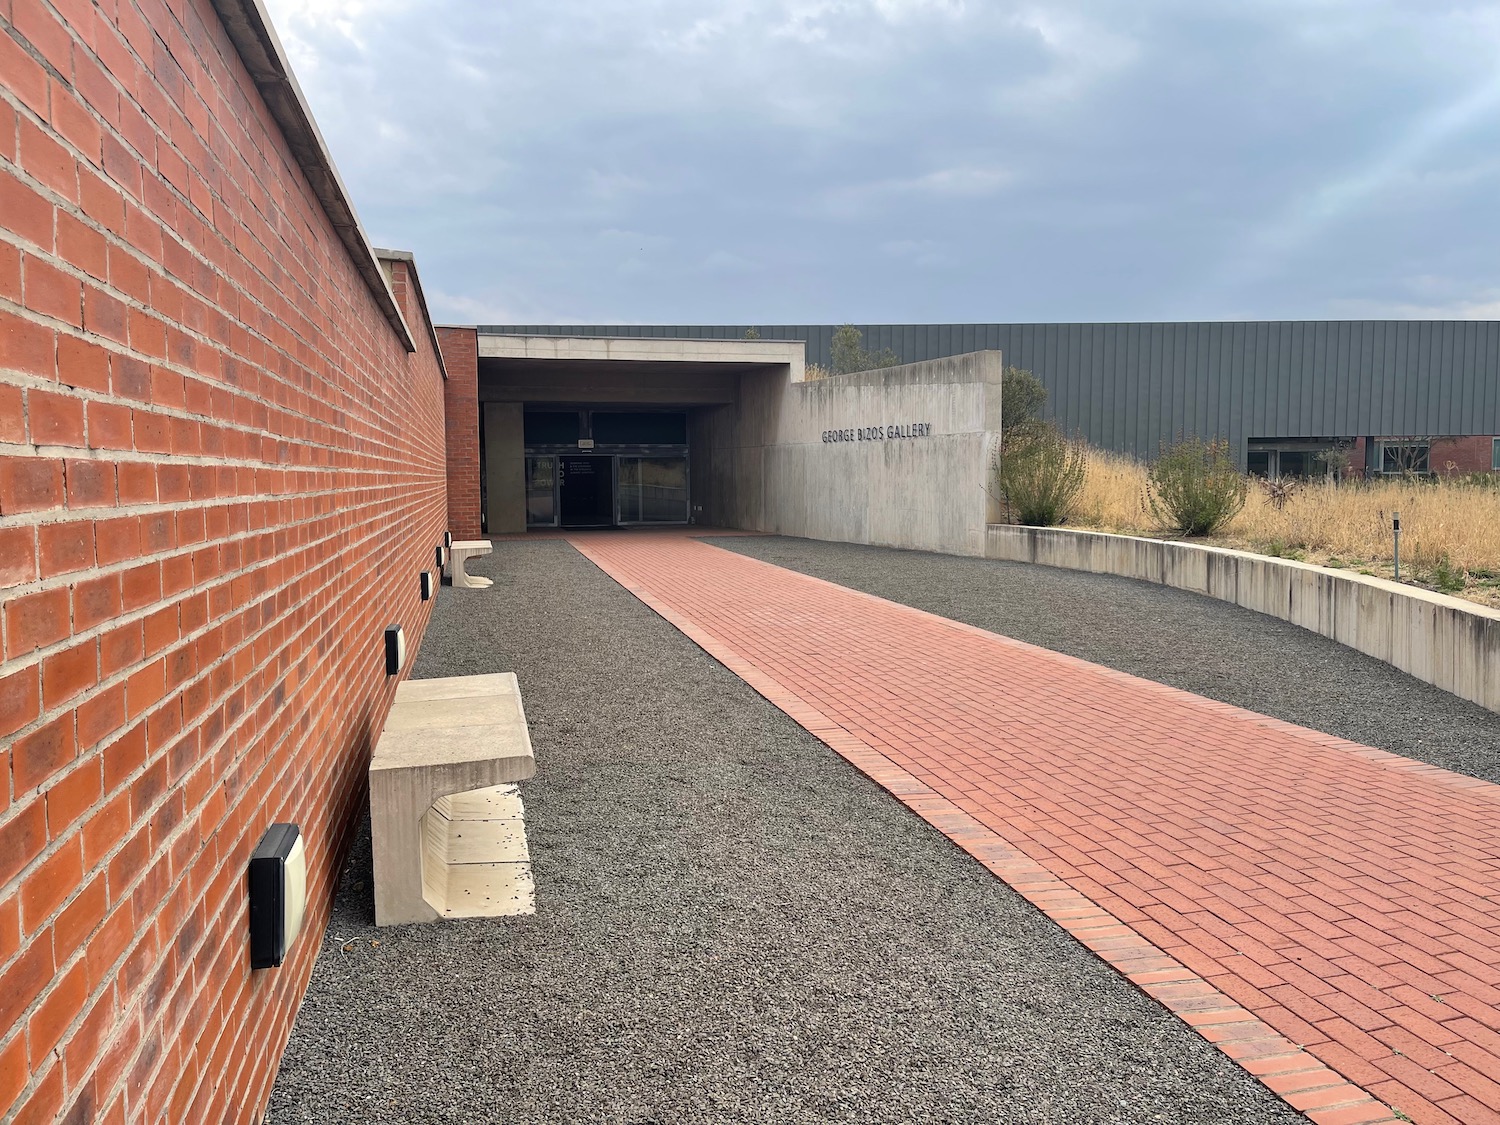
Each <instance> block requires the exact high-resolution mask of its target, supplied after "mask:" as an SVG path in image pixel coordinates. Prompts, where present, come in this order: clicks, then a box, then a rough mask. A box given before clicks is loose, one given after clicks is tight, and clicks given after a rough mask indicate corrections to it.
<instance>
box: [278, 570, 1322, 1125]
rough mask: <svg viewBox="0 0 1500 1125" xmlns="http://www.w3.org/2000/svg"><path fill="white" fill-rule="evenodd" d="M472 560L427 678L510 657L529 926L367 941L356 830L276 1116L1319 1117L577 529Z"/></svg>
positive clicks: (365, 880) (368, 908) (435, 639)
mask: <svg viewBox="0 0 1500 1125" xmlns="http://www.w3.org/2000/svg"><path fill="white" fill-rule="evenodd" d="M741 549H744V548H743V545H742V547H741ZM759 549H761V550H787V549H789V548H788V545H787V544H775V543H772V544H762V545H761V546H760V547H759ZM870 560H871V563H872V564H873V565H875V566H877V567H899V566H903V565H904V566H908V567H915V568H917V569H920V568H921V566H923V565H928V564H929V563H930V560H926V559H921V560H920V561H917V562H914V561H911V560H904V561H903V560H900V559H897V560H895V561H893V560H891V559H882V558H880V557H879V556H878V555H872V556H870ZM475 569H476V572H477V573H486V574H489V575H490V576H492V577H494V578H495V579H496V584H495V586H494V588H493V589H491V590H486V591H469V590H451V589H444V590H443V591H442V593H441V595H440V596H439V600H438V604H437V610H436V617H435V620H434V622H433V625H432V628H431V629H430V631H429V633H428V636H427V639H426V642H425V643H424V645H423V649H422V652H421V654H420V656H419V658H418V660H417V662H416V666H415V670H414V673H413V674H414V675H417V676H424V677H425V676H444V675H455V674H469V673H480V672H492V671H500V670H514V671H516V672H517V673H518V674H519V676H520V679H521V684H522V692H523V695H524V698H525V701H526V709H527V715H528V719H529V720H530V723H531V727H532V733H533V738H534V741H535V746H536V751H537V761H538V764H539V772H538V775H537V777H536V779H535V780H533V781H531V782H528V783H527V784H526V785H525V786H523V790H522V792H523V796H524V798H525V801H526V805H527V822H528V834H529V838H530V844H531V852H532V858H533V863H534V867H535V874H536V881H537V886H538V903H539V909H538V913H537V914H536V915H535V916H533V917H529V918H521V919H508V920H500V921H482V920H471V921H461V922H450V923H444V924H437V925H431V926H409V927H393V928H388V929H384V930H376V929H375V928H374V926H373V924H372V918H373V907H372V903H371V894H370V853H369V842H368V828H366V830H365V833H364V835H363V838H362V840H361V841H360V842H359V843H358V844H357V845H356V847H355V850H354V854H353V856H352V858H351V860H350V862H349V864H348V865H347V867H346V870H345V872H344V876H343V880H342V884H341V887H340V889H339V892H338V896H337V900H336V902H335V906H334V914H333V918H332V922H331V924H330V927H329V930H328V934H327V935H326V937H325V940H324V943H323V947H322V951H321V953H320V955H319V959H318V962H317V966H316V968H315V971H314V974H313V979H312V986H311V988H310V990H309V992H308V995H307V999H306V1002H305V1003H304V1005H303V1007H302V1011H301V1014H300V1015H299V1017H298V1020H297V1024H296V1028H295V1030H294V1032H293V1035H292V1040H291V1043H290V1045H289V1047H288V1049H287V1052H286V1056H285V1058H284V1060H283V1062H282V1065H281V1071H280V1074H279V1076H278V1079H277V1083H276V1088H275V1091H274V1093H273V1095H272V1100H271V1108H270V1111H269V1113H268V1115H267V1120H268V1121H270V1122H276V1123H292V1122H318V1123H319V1125H328V1123H335V1125H336V1123H345V1122H348V1123H354V1122H358V1123H360V1125H365V1123H375V1122H392V1123H395V1122H400V1123H411V1125H415V1123H425V1122H635V1123H641V1125H645V1123H657V1125H669V1123H670V1125H677V1123H688V1122H776V1123H789V1122H832V1121H839V1122H963V1123H977V1122H1027V1123H1033V1122H1034V1123H1042V1122H1058V1123H1062V1122H1067V1123H1069V1125H1080V1123H1094V1122H1099V1123H1103V1122H1117V1123H1131V1125H1136V1123H1144V1122H1169V1123H1173V1125H1178V1123H1194V1125H1210V1123H1216V1122H1222V1123H1226V1125H1227V1123H1231V1122H1233V1123H1237V1125H1245V1123H1262V1122H1264V1123H1271V1125H1274V1123H1281V1122H1286V1123H1291V1122H1298V1121H1303V1118H1302V1117H1301V1116H1300V1115H1298V1114H1296V1113H1294V1112H1293V1111H1291V1110H1290V1109H1288V1108H1287V1107H1286V1106H1285V1105H1283V1104H1282V1103H1281V1102H1280V1101H1278V1100H1277V1099H1276V1098H1274V1097H1272V1096H1271V1095H1270V1094H1269V1093H1268V1092H1267V1091H1266V1090H1265V1089H1264V1088H1263V1087H1261V1086H1260V1085H1259V1084H1258V1083H1257V1082H1255V1081H1254V1080H1253V1079H1251V1078H1250V1077H1249V1076H1248V1075H1246V1074H1245V1073H1244V1072H1242V1071H1241V1070H1240V1069H1239V1068H1238V1067H1237V1066H1235V1065H1234V1064H1233V1063H1231V1062H1230V1061H1229V1060H1228V1059H1226V1058H1225V1057H1224V1056H1222V1055H1221V1054H1219V1052H1218V1051H1216V1050H1215V1049H1214V1048H1212V1047H1211V1046H1209V1045H1208V1044H1207V1043H1206V1042H1205V1041H1204V1040H1202V1039H1201V1038H1200V1037H1199V1036H1197V1035H1196V1034H1195V1033H1193V1032H1192V1031H1190V1030H1188V1028H1187V1027H1186V1026H1185V1025H1183V1024H1181V1023H1179V1022H1178V1021H1177V1020H1175V1019H1174V1018H1172V1017H1171V1016H1169V1015H1168V1014H1167V1013H1166V1011H1165V1010H1164V1009H1162V1008H1160V1007H1159V1006H1157V1005H1156V1004H1155V1003H1154V1002H1152V1001H1150V1000H1148V999H1146V998H1145V997H1144V996H1142V995H1141V994H1140V993H1138V992H1137V991H1136V990H1135V989H1134V988H1133V987H1131V986H1130V985H1129V984H1128V983H1126V982H1125V981H1124V980H1123V979H1122V978H1120V977H1118V976H1116V975H1115V974H1114V973H1113V972H1112V971H1111V970H1109V969H1108V968H1107V967H1106V966H1104V965H1103V964H1102V963H1101V962H1099V961H1098V960H1096V959H1095V958H1094V957H1093V956H1092V955H1090V954H1089V953H1088V952H1087V951H1085V950H1084V949H1083V948H1082V947H1080V946H1079V945H1077V944H1076V943H1075V942H1074V941H1073V940H1072V939H1070V938H1068V937H1067V936H1066V935H1064V934H1063V933H1062V931H1060V930H1059V929H1058V928H1057V927H1055V926H1054V925H1053V924H1052V923H1051V922H1049V921H1047V920H1046V919H1045V918H1044V917H1042V916H1041V915H1040V914H1038V913H1037V912H1036V911H1035V910H1034V909H1033V908H1032V907H1031V906H1029V905H1028V904H1027V903H1025V902H1024V901H1023V900H1021V899H1020V898H1019V897H1018V896H1016V895H1015V894H1014V893H1013V892H1012V891H1011V890H1010V889H1009V888H1008V887H1006V886H1005V885H1004V884H1003V883H1001V882H999V881H998V880H996V879H995V878H993V877H992V876H991V875H989V874H988V873H987V872H986V871H984V869H983V868H981V867H980V866H979V865H978V864H977V863H975V862H974V861H972V860H971V859H969V858H968V857H967V856H965V855H964V854H963V853H962V852H960V851H959V850H958V849H957V848H955V847H954V846H953V845H952V844H951V843H949V842H948V841H947V840H946V839H945V838H944V837H943V836H942V835H941V834H940V833H938V832H937V831H935V830H934V829H932V828H930V827H929V826H927V825H926V824H924V823H923V822H921V821H920V820H918V819H916V818H915V817H914V816H912V815H911V814H910V813H909V812H907V811H906V809H905V808H903V807H902V806H901V805H900V804H898V803H897V802H896V801H895V800H893V799H892V798H890V797H889V796H887V795H886V794H885V793H884V792H882V791H881V790H879V789H878V788H877V787H876V786H875V785H874V784H873V783H871V782H869V781H868V780H867V779H866V778H864V777H863V775H861V774H859V773H858V772H857V771H856V770H854V768H853V767H851V766H850V765H848V764H847V763H846V762H844V761H843V759H841V758H839V757H838V756H837V755H835V754H834V753H833V752H832V751H830V750H828V749H827V748H826V747H824V746H823V745H822V743H820V742H818V741H817V740H816V739H814V738H813V737H812V736H811V735H809V734H807V733H806V732H805V731H803V730H802V729H801V728H800V727H798V726H797V725H796V724H795V723H793V722H792V721H791V720H790V719H788V718H786V717H785V716H784V715H782V714H781V712H779V711H777V710H776V709H775V708H773V707H772V706H771V705H770V704H769V703H766V702H765V701H764V700H762V699H761V698H760V697H759V696H757V695H756V694H755V693H754V692H752V691H751V690H750V689H749V688H748V687H746V686H745V685H744V684H743V683H742V682H740V681H739V680H738V679H737V678H736V677H734V676H733V675H731V674H729V673H728V672H727V671H725V670H724V669H723V668H722V667H720V666H719V665H718V664H717V663H716V662H714V661H713V660H712V659H710V658H709V657H707V656H706V655H705V654H703V653H702V652H701V651H700V650H699V649H698V648H696V647H695V646H694V645H692V644H691V643H690V642H689V641H687V640H686V639H685V638H684V637H682V636H681V634H679V633H678V632H676V630H674V629H672V628H671V627H670V626H668V625H667V624H666V623H664V622H663V621H661V620H660V619H658V618H657V617H656V616H655V615H654V614H652V613H651V612H650V611H649V610H647V609H646V608H645V607H644V606H643V605H641V604H640V603H639V602H637V601H636V600H635V599H634V598H632V597H631V596H630V595H628V594H627V593H625V591H624V590H622V589H621V588H620V587H619V586H617V585H616V584H615V583H614V582H612V581H610V580H609V579H608V578H606V577H604V575H602V574H601V573H600V572H599V571H598V570H596V569H595V568H594V567H593V565H592V564H590V563H588V562H587V561H586V560H584V559H583V558H582V557H581V556H579V555H578V554H576V553H575V552H574V551H573V550H572V549H571V548H570V547H568V546H567V545H566V544H564V543H561V542H556V541H552V542H516V543H511V542H505V543H497V544H496V550H495V553H494V554H493V555H491V556H490V557H489V558H488V559H486V560H483V561H481V562H480V563H479V564H478V566H477V567H476V568H475ZM907 573H908V575H910V574H911V570H908V571H907ZM377 942H378V944H376V943H377Z"/></svg>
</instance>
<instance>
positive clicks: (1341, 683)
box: [706, 536, 1500, 782]
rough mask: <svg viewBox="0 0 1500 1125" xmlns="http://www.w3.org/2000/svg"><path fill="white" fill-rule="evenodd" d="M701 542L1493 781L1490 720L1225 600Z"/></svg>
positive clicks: (1065, 576)
mask: <svg viewBox="0 0 1500 1125" xmlns="http://www.w3.org/2000/svg"><path fill="white" fill-rule="evenodd" d="M706 541H707V542H709V543H712V544H714V545H715V546H717V547H722V548H724V549H725V550H728V551H737V552H739V553H740V554H742V555H749V556H751V557H752V558H757V559H764V560H765V561H766V562H770V563H775V564H776V565H777V566H783V567H786V568H787V569H788V570H797V571H801V572H802V573H804V574H811V575H813V576H815V577H817V578H824V579H827V580H828V581H830V582H836V583H838V584H839V585H841V586H847V587H849V588H850V589H854V590H863V591H864V592H865V593H868V594H875V595H877V596H879V597H882V598H887V599H889V600H890V601H893V602H900V603H901V604H903V605H909V606H912V607H914V608H916V609H922V610H926V611H927V612H929V613H935V614H937V615H939V616H940V617H948V618H951V619H953V620H954V621H962V622H964V623H966V624H969V625H976V626H978V627H979V628H981V629H988V630H990V631H991V632H993V633H1000V634H1003V635H1004V636H1007V637H1014V638H1015V639H1016V640H1018V641H1026V642H1027V643H1029V644H1034V645H1040V646H1041V647H1043V648H1050V649H1053V650H1055V651H1057V652H1064V653H1067V654H1068V655H1070V656H1077V657H1080V658H1082V659H1084V660H1089V661H1092V662H1093V663H1095V664H1103V665H1105V666H1106V667H1109V668H1114V669H1117V670H1119V671H1121V672H1129V673H1130V674H1131V675H1135V676H1140V677H1142V678H1143V679H1148V680H1155V681H1157V682H1158V683H1163V684H1170V685H1171V686H1172V687H1176V688H1182V689H1183V690H1184V691H1190V692H1194V693H1195V694H1197V695H1203V696H1207V697H1208V698H1209V699H1216V700H1218V701H1219V702H1221V703H1230V704H1233V705H1234V706H1236V707H1243V708H1245V709H1246V710H1249V711H1257V712H1259V713H1260V714H1262V715H1270V716H1272V717H1273V718H1277V719H1281V720H1282V721H1284V722H1288V723H1296V724H1297V725H1299V726H1304V727H1310V728H1312V729H1313V730H1318V731H1322V732H1323V733H1324V734H1331V735H1335V736H1337V737H1339V738H1347V739H1350V740H1351V741H1354V742H1359V743H1363V744H1364V745H1366V746H1377V747H1379V748H1380V749H1382V750H1389V751H1390V752H1391V753H1393V754H1403V755H1405V756H1406V757H1408V758H1416V759H1418V760H1420V761H1423V762H1429V763H1431V764H1432V765H1435V766H1441V767H1443V768H1444V769H1449V770H1453V771H1454V772H1456V773H1462V774H1467V775H1469V776H1470V777H1478V778H1483V779H1484V780H1486V781H1495V782H1500V715H1497V714H1495V713H1494V712H1493V711H1486V710H1485V709H1484V708H1483V707H1480V706H1478V705H1477V704H1473V703H1468V702H1466V701H1464V700H1462V699H1460V698H1458V696H1456V695H1452V694H1450V693H1448V692H1446V691H1442V690H1440V689H1438V688H1435V687H1433V686H1432V685H1431V684H1424V683H1422V682H1421V681H1420V680H1415V679H1413V678H1412V677H1410V676H1408V675H1407V674H1406V673H1405V672H1400V671H1397V670H1396V669H1395V668H1392V667H1391V666H1390V665H1389V664H1384V663H1382V662H1381V661H1379V660H1375V659H1374V658H1372V657H1369V656H1365V655H1363V654H1362V653H1358V652H1355V651H1354V650H1353V649H1349V648H1345V647H1344V646H1343V645H1341V644H1337V643H1336V642H1334V641H1331V640H1329V639H1328V638H1326V637H1322V636H1319V635H1318V634H1317V633H1311V632H1308V631H1307V630H1306V629H1300V628H1298V627H1297V626H1295V625H1290V624H1288V623H1287V622H1285V621H1278V620H1276V619H1275V618H1273V617H1267V616H1265V615H1264V614H1261V613H1255V612H1253V611H1251V610H1248V609H1241V608H1240V607H1239V606H1235V605H1230V604H1229V603H1227V602H1221V601H1216V600H1215V599H1213V598H1208V597H1204V596H1202V595H1200V594H1189V593H1186V592H1184V591H1182V590H1173V589H1170V588H1169V587H1166V586H1157V585H1155V584H1154V583H1150V582H1139V581H1136V580H1135V579H1130V578H1116V577H1114V576H1113V575H1105V574H1087V573H1084V572H1082V571H1075V570H1059V569H1056V568H1054V567H1047V566H1033V565H1031V564H1028V563H1012V562H999V561H996V560H993V559H973V558H956V557H954V556H952V555H934V554H928V553H926V552H923V551H898V550H894V549H892V548H889V547H862V546H858V545H855V544H848V543H824V542H821V541H819V540H813V539H790V538H782V537H774V536H766V537H755V538H749V537H741V538H735V537H730V536H725V537H723V538H717V539H708V540H706Z"/></svg>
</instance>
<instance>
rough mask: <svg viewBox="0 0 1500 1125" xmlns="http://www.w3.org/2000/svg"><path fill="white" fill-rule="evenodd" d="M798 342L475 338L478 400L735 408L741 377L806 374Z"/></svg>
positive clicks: (804, 347) (798, 376)
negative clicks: (731, 405)
mask: <svg viewBox="0 0 1500 1125" xmlns="http://www.w3.org/2000/svg"><path fill="white" fill-rule="evenodd" d="M806 353H807V345H806V344H804V343H803V342H802V341H801V340H679V339H653V338H639V337H601V336H504V335H493V336H490V335H484V334H481V335H480V336H479V397H480V399H481V400H482V401H486V402H532V403H541V402H555V403H572V402H578V403H583V402H594V403H601V404H602V403H641V404H645V403H656V404H673V405H678V406H692V405H704V404H710V403H729V402H734V401H736V400H737V399H738V397H739V378H740V376H741V375H743V374H747V373H751V372H767V371H771V370H780V371H783V372H785V373H786V376H787V378H789V379H790V380H791V381H792V382H801V381H802V379H803V378H804V377H805V375H806V369H807V363H806Z"/></svg>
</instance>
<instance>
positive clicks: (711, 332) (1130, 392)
mask: <svg viewBox="0 0 1500 1125" xmlns="http://www.w3.org/2000/svg"><path fill="white" fill-rule="evenodd" d="M747 327H748V326H747V325H554V324H533V325H500V326H482V327H481V328H480V331H481V332H484V333H495V334H505V335H537V336H653V337H663V338H674V337H675V338H685V339H738V338H741V337H743V336H744V334H745V329H746V328H747ZM855 327H857V328H859V329H860V331H861V332H863V333H864V338H865V346H866V347H868V348H871V349H872V350H875V351H879V350H880V349H882V348H886V347H889V348H890V349H891V350H892V351H894V352H895V353H896V354H897V355H899V356H900V357H901V358H902V359H903V360H904V361H906V362H915V361H917V360H923V359H937V358H940V357H941V356H945V355H955V354H959V353H961V352H966V351H975V350H978V349H981V348H994V349H998V350H1000V351H1001V352H1003V353H1004V355H1005V362H1006V363H1008V364H1014V365H1016V366H1018V367H1026V368H1029V369H1031V370H1033V371H1035V372H1036V373H1037V374H1038V375H1039V376H1041V378H1042V381H1043V382H1044V383H1045V384H1046V385H1047V389H1048V395H1049V397H1048V409H1049V412H1050V413H1051V414H1052V416H1053V417H1055V418H1056V419H1057V421H1058V423H1059V424H1060V425H1062V426H1063V427H1064V428H1065V429H1067V430H1068V431H1070V432H1073V431H1076V432H1080V433H1082V434H1083V435H1084V436H1085V437H1087V438H1088V439H1089V440H1090V441H1092V442H1094V443H1095V444H1096V445H1100V446H1103V447H1105V448H1108V449H1117V450H1124V451H1127V452H1131V453H1134V454H1136V455H1138V456H1151V455H1153V454H1154V453H1155V452H1156V450H1157V448H1158V447H1159V445H1160V443H1161V442H1162V441H1164V440H1168V441H1170V440H1172V439H1173V438H1175V437H1176V436H1177V435H1178V434H1180V433H1198V434H1201V435H1203V436H1205V437H1210V436H1214V435H1219V436H1223V437H1227V438H1229V439H1230V440H1231V442H1232V443H1233V445H1234V448H1235V449H1236V450H1237V452H1238V454H1239V455H1240V456H1241V457H1243V455H1244V447H1245V441H1246V439H1249V438H1278V437H1288V438H1289V437H1360V436H1377V437H1378V436H1386V437H1391V436H1400V435H1412V436H1442V435H1451V436H1461V435H1467V434H1500V323H1497V322H1495V321H1370V320H1354V321H1261V322H1247V321H1225V322H1206V321H1205V322H1185V323H1152V324H1130V323H1122V324H936V325H932V324H905V325H889V324H882V325H856V326H855ZM756 328H757V331H759V332H760V334H761V338H762V339H767V340H805V341H806V342H807V345H808V348H807V358H808V360H809V361H810V362H814V363H822V364H824V365H827V364H828V362H829V353H830V351H831V349H832V344H833V334H834V332H835V331H837V325H826V324H819V325H757V326H756Z"/></svg>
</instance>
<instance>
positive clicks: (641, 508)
mask: <svg viewBox="0 0 1500 1125" xmlns="http://www.w3.org/2000/svg"><path fill="white" fill-rule="evenodd" d="M617 462H618V465H619V470H618V473H617V475H616V479H617V481H618V484H617V486H616V492H615V510H616V516H617V519H618V522H620V523H622V524H624V523H687V522H688V463H687V458H686V457H625V456H621V457H619V458H617Z"/></svg>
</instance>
